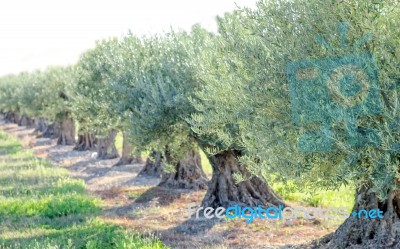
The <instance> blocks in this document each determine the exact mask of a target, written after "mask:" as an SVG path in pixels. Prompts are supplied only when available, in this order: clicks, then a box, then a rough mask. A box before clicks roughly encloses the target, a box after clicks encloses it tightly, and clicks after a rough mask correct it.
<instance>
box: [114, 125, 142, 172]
mask: <svg viewBox="0 0 400 249" xmlns="http://www.w3.org/2000/svg"><path fill="white" fill-rule="evenodd" d="M122 136H123V144H122V155H121V158H120V159H119V161H118V162H117V163H116V164H115V165H114V166H121V165H127V164H131V163H133V162H136V161H137V160H136V158H135V156H134V155H133V149H132V144H131V143H130V142H129V136H128V134H127V133H126V132H124V131H123V132H122Z"/></svg>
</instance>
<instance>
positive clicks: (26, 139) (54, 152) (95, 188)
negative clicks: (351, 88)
mask: <svg viewBox="0 0 400 249" xmlns="http://www.w3.org/2000/svg"><path fill="white" fill-rule="evenodd" d="M0 128H1V129H3V130H4V131H6V132H7V133H9V134H11V135H13V136H15V137H17V138H19V139H20V140H21V141H22V142H23V145H24V146H25V147H29V148H30V149H31V150H33V151H34V152H35V154H36V155H37V156H39V157H44V158H48V159H50V160H51V161H53V162H54V163H56V164H57V165H59V166H60V167H63V168H66V169H68V171H69V173H70V175H71V176H72V177H76V178H80V179H83V180H84V181H85V183H86V185H87V190H88V191H89V192H90V193H92V194H94V195H97V196H99V197H100V198H102V200H103V202H104V211H103V214H102V216H103V217H104V219H106V220H108V221H110V222H113V223H116V224H120V225H124V226H127V227H132V228H135V229H136V230H138V231H140V232H142V233H146V232H150V233H155V234H157V235H158V236H159V237H160V238H161V239H162V240H163V242H164V243H165V244H167V245H170V246H171V247H172V248H292V246H289V245H299V244H302V243H306V242H310V241H312V240H314V239H317V238H319V237H322V236H323V235H326V234H328V233H330V232H332V231H334V230H335V229H336V227H337V224H333V223H330V222H328V221H322V222H313V221H307V220H300V219H297V220H294V221H290V222H282V221H278V220H259V219H258V220H255V221H253V222H252V223H251V224H249V225H247V224H246V223H245V220H226V219H222V220H201V219H198V220H196V219H193V218H192V219H188V218H187V216H188V211H187V206H188V204H189V203H192V202H195V203H197V204H200V203H201V200H202V198H203V196H204V194H205V191H189V190H176V189H174V190H172V189H166V188H160V187H157V186H156V185H157V183H158V182H159V179H157V178H151V177H140V176H138V172H139V171H140V170H141V168H142V167H143V166H144V165H142V164H132V165H124V166H118V167H113V165H114V164H115V163H116V162H117V161H118V159H113V160H97V159H95V158H93V157H92V156H93V155H92V154H93V152H81V151H73V150H72V148H73V146H57V145H56V141H55V140H51V139H48V138H35V136H34V135H33V134H32V133H33V129H28V128H25V127H18V126H17V125H15V124H5V123H4V122H3V121H0Z"/></svg>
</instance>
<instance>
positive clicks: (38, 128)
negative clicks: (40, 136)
mask: <svg viewBox="0 0 400 249" xmlns="http://www.w3.org/2000/svg"><path fill="white" fill-rule="evenodd" d="M34 124H35V132H36V133H39V132H40V133H44V132H45V131H46V130H47V127H48V125H47V122H46V120H45V119H44V118H42V117H37V118H34Z"/></svg>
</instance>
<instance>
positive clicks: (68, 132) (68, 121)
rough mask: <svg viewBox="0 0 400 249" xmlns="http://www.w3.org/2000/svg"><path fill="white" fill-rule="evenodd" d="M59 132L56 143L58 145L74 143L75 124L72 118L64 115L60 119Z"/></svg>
mask: <svg viewBox="0 0 400 249" xmlns="http://www.w3.org/2000/svg"><path fill="white" fill-rule="evenodd" d="M60 125H61V134H60V136H59V137H58V140H57V144H59V145H74V144H75V124H74V121H73V120H72V118H70V117H69V116H68V115H64V117H63V118H62V120H61V124H60Z"/></svg>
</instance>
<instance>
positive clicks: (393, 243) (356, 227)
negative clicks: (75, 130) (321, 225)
mask: <svg viewBox="0 0 400 249" xmlns="http://www.w3.org/2000/svg"><path fill="white" fill-rule="evenodd" d="M368 190H370V189H369V188H367V187H365V186H364V187H362V188H361V189H359V190H358V191H357V194H356V203H355V205H354V208H353V211H354V212H358V211H359V210H362V209H364V210H366V211H369V210H371V209H375V210H376V209H378V208H379V210H381V211H382V212H383V217H384V218H382V219H379V218H375V219H372V218H370V219H367V218H365V214H364V213H363V214H360V216H361V218H359V217H358V215H356V216H353V215H350V216H349V217H348V218H347V219H346V220H345V222H344V223H343V224H342V225H341V226H340V227H339V228H338V229H337V230H336V232H335V233H333V234H330V235H328V236H326V237H324V238H322V239H321V240H319V241H317V242H314V243H313V244H314V245H313V246H314V248H338V249H341V248H363V249H367V248H369V249H380V248H400V193H399V191H390V192H389V198H388V199H387V200H386V201H383V202H382V201H379V200H378V198H377V196H376V195H375V194H374V193H373V192H371V191H370V192H369V191H368ZM375 215H377V214H375Z"/></svg>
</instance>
